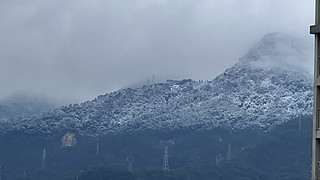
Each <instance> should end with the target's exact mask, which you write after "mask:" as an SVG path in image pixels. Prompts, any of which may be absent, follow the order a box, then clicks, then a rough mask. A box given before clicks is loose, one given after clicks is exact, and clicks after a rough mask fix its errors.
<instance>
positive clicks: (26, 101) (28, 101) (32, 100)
mask: <svg viewBox="0 0 320 180" xmlns="http://www.w3.org/2000/svg"><path fill="white" fill-rule="evenodd" d="M63 104H64V103H63V102H61V101H58V100H55V99H51V98H48V97H45V96H41V95H36V94H30V93H23V92H19V93H15V94H13V95H11V96H9V97H7V98H5V99H1V100H0V121H8V120H12V119H16V118H20V119H21V118H24V117H27V116H32V115H35V114H40V113H43V112H46V111H49V110H50V109H53V108H57V107H59V106H61V105H63Z"/></svg>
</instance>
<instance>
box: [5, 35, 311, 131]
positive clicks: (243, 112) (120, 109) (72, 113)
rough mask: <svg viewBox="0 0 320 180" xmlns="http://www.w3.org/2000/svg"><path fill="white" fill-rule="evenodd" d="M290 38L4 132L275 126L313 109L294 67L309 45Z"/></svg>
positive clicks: (303, 74) (305, 79)
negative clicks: (214, 69) (215, 69)
mask: <svg viewBox="0 0 320 180" xmlns="http://www.w3.org/2000/svg"><path fill="white" fill-rule="evenodd" d="M292 39H294V40H292ZM278 41H279V42H278ZM292 41H296V40H295V38H293V37H292V36H287V35H283V34H278V33H276V34H274V33H273V34H268V35H266V36H264V37H263V38H262V39H261V40H260V41H259V42H258V43H257V45H255V46H254V47H253V48H252V49H251V50H250V51H249V52H248V53H247V54H246V55H245V56H244V57H242V58H240V60H239V61H238V62H237V63H236V64H235V65H234V66H232V67H230V68H228V69H226V71H225V72H224V73H222V74H220V75H219V76H217V77H216V78H214V79H213V80H210V81H193V80H191V79H186V80H181V81H177V80H168V81H167V82H166V83H157V84H154V85H145V86H142V87H139V88H126V89H121V90H118V91H115V92H112V93H107V94H105V95H100V96H98V97H97V98H96V99H94V100H91V101H86V102H84V103H81V104H74V105H70V106H64V107H61V108H58V109H55V110H53V111H50V112H47V113H44V114H42V115H38V116H33V117H29V118H24V119H22V120H12V121H8V122H6V123H3V124H2V126H1V128H0V132H2V133H5V132H15V131H19V132H28V133H53V132H57V131H74V132H77V133H79V134H82V135H88V136H96V135H99V134H117V133H127V132H135V131H143V130H148V129H149V130H155V129H156V130H159V129H162V130H173V129H198V130H201V129H213V128H216V127H222V128H226V129H233V130H237V129H246V128H258V129H262V130H269V129H272V128H273V127H275V126H277V125H279V124H282V123H284V122H286V121H289V120H290V119H292V118H294V117H296V116H297V115H301V114H311V113H312V98H313V95H312V94H313V90H312V78H311V77H312V76H311V75H310V74H309V73H307V71H305V70H304V69H303V68H301V67H299V66H294V65H290V66H289V65H288V64H290V62H294V61H296V59H297V58H301V57H304V55H303V47H304V46H303V45H301V46H300V45H299V46H298V45H296V46H295V47H293V45H292V43H290V42H292ZM266 42H267V43H266ZM279 51H280V52H279ZM293 67H294V68H293Z"/></svg>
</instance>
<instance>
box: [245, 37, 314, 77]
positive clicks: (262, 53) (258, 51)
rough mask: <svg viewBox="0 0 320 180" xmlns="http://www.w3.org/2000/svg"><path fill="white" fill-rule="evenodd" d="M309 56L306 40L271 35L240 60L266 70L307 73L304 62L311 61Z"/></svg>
mask: <svg viewBox="0 0 320 180" xmlns="http://www.w3.org/2000/svg"><path fill="white" fill-rule="evenodd" d="M308 56H309V55H308V48H307V43H306V42H305V41H304V40H302V39H299V38H298V37H296V36H293V35H290V34H286V33H269V34H266V35H265V36H263V37H262V38H261V39H260V40H259V41H258V42H257V43H256V44H255V45H254V46H253V47H252V48H251V49H250V50H249V51H248V53H247V54H246V55H245V56H243V57H242V58H241V59H240V64H242V63H244V64H246V65H247V64H250V65H251V66H253V67H258V68H264V69H271V68H274V67H277V68H282V69H286V70H290V71H307V70H306V67H305V65H304V64H306V63H305V62H303V60H306V59H309V57H308Z"/></svg>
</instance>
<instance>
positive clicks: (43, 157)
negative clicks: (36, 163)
mask: <svg viewBox="0 0 320 180" xmlns="http://www.w3.org/2000/svg"><path fill="white" fill-rule="evenodd" d="M46 157H47V149H46V148H43V152H42V165H41V169H44V168H45V167H46Z"/></svg>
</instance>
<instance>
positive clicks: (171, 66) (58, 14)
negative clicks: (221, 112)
mask: <svg viewBox="0 0 320 180" xmlns="http://www.w3.org/2000/svg"><path fill="white" fill-rule="evenodd" d="M313 9H314V8H313V2H310V1H309V2H302V1H299V0H294V1H290V7H288V2H287V1H283V0H270V1H259V0H248V1H240V0H231V1H225V2H224V1H218V0H199V1H193V0H123V1H118V0H91V1H85V0H70V1H55V0H30V1H23V0H18V1H11V0H3V1H1V2H0V82H1V88H0V89H1V90H0V97H5V96H7V95H9V94H11V93H13V92H15V91H29V92H35V93H43V94H47V95H48V96H53V97H58V98H64V99H69V100H70V99H72V100H78V101H83V100H87V99H90V98H93V97H95V96H96V95H99V94H104V93H106V92H110V91H113V90H116V89H119V88H121V87H124V86H126V85H128V84H132V83H134V82H137V81H141V80H145V81H146V80H147V78H151V76H152V75H153V74H154V75H156V79H160V78H163V79H164V78H193V79H212V78H214V77H215V76H216V75H218V74H219V73H221V72H223V71H224V69H225V68H227V67H229V66H231V65H232V64H234V63H235V62H236V61H237V60H238V58H240V57H241V56H243V55H244V54H245V53H246V51H247V50H249V48H250V47H251V46H252V45H253V44H254V43H255V42H256V41H257V40H259V39H260V38H261V37H262V36H263V35H264V34H266V33H269V32H274V31H276V32H290V33H291V34H295V35H297V36H301V37H302V38H303V39H305V40H307V41H308V42H310V43H311V44H312V36H310V35H308V28H309V25H310V24H313V16H314V13H313ZM306 63H309V64H310V63H312V59H310V61H309V60H308V61H306Z"/></svg>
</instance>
